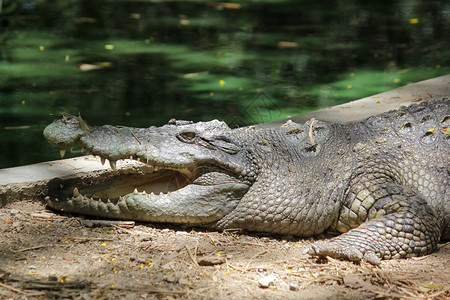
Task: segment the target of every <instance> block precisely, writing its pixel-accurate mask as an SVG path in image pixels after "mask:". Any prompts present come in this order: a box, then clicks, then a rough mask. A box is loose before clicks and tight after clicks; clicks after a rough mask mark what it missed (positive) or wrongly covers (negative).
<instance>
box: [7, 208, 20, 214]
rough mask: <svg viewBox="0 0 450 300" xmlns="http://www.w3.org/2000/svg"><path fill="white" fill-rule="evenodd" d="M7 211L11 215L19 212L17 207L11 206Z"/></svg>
mask: <svg viewBox="0 0 450 300" xmlns="http://www.w3.org/2000/svg"><path fill="white" fill-rule="evenodd" d="M9 213H10V214H12V215H17V214H18V213H19V211H18V210H17V209H15V208H13V209H11V210H10V211H9Z"/></svg>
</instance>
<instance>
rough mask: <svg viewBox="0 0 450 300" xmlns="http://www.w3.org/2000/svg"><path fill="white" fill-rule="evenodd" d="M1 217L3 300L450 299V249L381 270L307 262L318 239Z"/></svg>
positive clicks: (27, 208)
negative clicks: (307, 252)
mask: <svg viewBox="0 0 450 300" xmlns="http://www.w3.org/2000/svg"><path fill="white" fill-rule="evenodd" d="M96 223H99V222H97V220H91V221H89V220H87V219H85V218H82V217H79V216H70V215H62V214H58V213H53V212H51V211H48V210H46V208H45V206H44V205H43V204H42V203H37V202H31V201H20V202H15V203H11V204H9V205H8V206H6V207H3V208H1V209H0V231H1V235H0V242H1V245H0V299H244V298H245V299H450V243H447V244H440V249H439V251H438V252H436V253H434V254H432V255H428V256H426V257H421V258H417V259H405V260H391V261H385V262H383V263H382V264H381V266H380V267H374V266H371V265H369V264H367V263H361V264H359V265H358V264H354V263H351V262H347V261H338V260H334V259H322V260H318V259H317V258H311V257H309V256H308V255H304V254H302V252H303V250H304V248H305V247H306V246H307V245H309V244H310V243H311V242H312V241H311V240H299V239H296V238H293V237H273V236H264V235H247V234H241V233H238V232H225V233H219V232H208V231H203V230H200V229H191V228H180V227H176V228H175V227H167V226H166V227H165V226H161V225H155V224H142V223H137V224H133V223H132V222H131V223H119V222H112V223H111V224H106V225H109V226H106V225H105V224H103V226H99V225H102V224H96Z"/></svg>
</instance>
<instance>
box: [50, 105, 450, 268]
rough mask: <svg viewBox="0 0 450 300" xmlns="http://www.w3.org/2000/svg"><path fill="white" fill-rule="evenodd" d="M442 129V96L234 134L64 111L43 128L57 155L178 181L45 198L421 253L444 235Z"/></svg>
mask: <svg viewBox="0 0 450 300" xmlns="http://www.w3.org/2000/svg"><path fill="white" fill-rule="evenodd" d="M447 127H450V109H449V99H448V98H443V99H439V100H432V101H430V102H429V103H424V104H418V105H412V106H410V107H408V108H401V109H400V110H397V111H392V112H388V113H384V114H381V115H379V116H376V117H371V118H369V119H367V120H365V121H362V122H360V123H356V124H345V125H340V124H326V123H323V122H320V121H313V120H312V121H310V122H307V123H306V124H296V123H293V122H287V123H286V124H284V125H282V126H281V127H280V128H276V129H261V130H255V129H254V128H245V129H235V130H231V129H229V128H228V126H226V124H225V123H223V122H219V121H217V120H214V121H211V122H199V123H191V122H186V121H170V122H169V125H165V126H163V127H159V128H156V127H150V128H146V129H137V128H123V127H113V126H108V125H107V126H101V127H93V128H92V127H89V126H88V125H87V124H86V123H85V122H83V121H82V120H81V118H77V117H73V116H68V115H65V116H63V118H62V119H60V120H56V121H55V122H54V123H53V124H50V125H49V126H48V127H47V128H46V129H45V131H44V135H45V137H46V138H47V140H49V142H50V143H52V144H55V145H57V146H58V147H60V149H62V150H63V151H62V152H64V149H65V148H67V147H71V146H73V145H75V144H78V145H80V146H81V147H83V148H85V149H86V150H87V151H89V152H91V153H92V154H95V155H99V156H100V157H102V158H103V159H109V160H110V162H111V166H112V167H113V168H115V161H116V160H118V159H125V158H129V157H131V158H133V159H139V160H140V161H141V162H145V163H147V164H149V165H152V166H154V167H155V170H156V171H157V172H156V173H154V174H153V175H152V176H154V177H157V176H159V177H161V178H165V179H164V180H166V179H167V180H166V181H167V185H171V184H172V183H170V182H173V178H175V177H176V175H174V174H175V173H173V174H172V173H169V171H158V170H159V169H167V170H169V169H170V170H175V171H176V172H180V173H183V174H184V175H183V176H185V177H184V178H185V181H186V184H182V185H180V187H176V188H173V189H167V190H164V191H163V193H162V194H160V195H155V194H152V191H155V188H154V186H152V185H151V184H150V185H148V186H146V187H145V188H144V192H138V191H137V190H134V192H131V191H132V190H133V189H134V187H130V190H129V191H130V193H129V194H127V195H125V196H123V197H116V198H114V197H112V198H114V199H112V200H98V199H95V198H96V197H95V195H93V196H92V193H91V194H90V195H88V196H86V195H82V194H83V193H84V192H83V191H82V190H78V189H75V190H74V192H73V196H72V195H70V196H68V198H67V199H59V200H57V199H54V198H53V197H49V198H48V205H49V206H50V207H53V208H55V209H61V210H62V209H63V210H64V211H68V212H76V213H81V214H91V215H98V216H103V217H109V218H119V219H134V220H142V221H150V222H172V223H187V224H195V225H201V226H205V227H209V228H216V229H226V228H242V229H246V230H249V231H260V232H269V233H277V234H289V235H296V236H304V237H306V236H312V235H317V234H320V233H322V232H324V231H327V230H328V231H334V232H336V231H337V232H341V233H342V234H341V235H339V236H337V237H334V238H332V239H330V240H326V241H319V242H316V243H314V244H313V245H311V246H310V247H309V248H308V249H307V250H306V252H307V253H309V254H311V255H329V256H333V257H337V258H344V259H349V260H353V261H359V260H367V261H368V262H370V263H372V264H379V263H380V259H390V258H402V257H412V256H420V255H424V254H428V253H431V252H432V251H434V250H435V249H436V246H437V243H438V241H439V240H447V239H450V203H449V198H450V197H449V193H450V192H449V176H450V170H449V150H450V136H449V135H448V134H447V131H446V128H447ZM171 178H172V179H171ZM176 178H178V179H177V180H176V181H179V178H180V177H176ZM169 179H170V180H169ZM105 193H106V192H105ZM147 193H150V194H147ZM106 194H107V193H106ZM50 196H51V195H50Z"/></svg>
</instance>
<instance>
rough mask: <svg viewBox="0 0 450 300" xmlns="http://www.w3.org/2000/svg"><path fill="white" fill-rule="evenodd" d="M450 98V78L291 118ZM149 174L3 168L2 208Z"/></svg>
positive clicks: (59, 166) (135, 167) (58, 165)
mask: <svg viewBox="0 0 450 300" xmlns="http://www.w3.org/2000/svg"><path fill="white" fill-rule="evenodd" d="M445 96H450V75H445V76H441V77H438V78H433V79H429V80H425V81H421V82H418V83H413V84H408V85H406V86H404V87H400V88H398V89H395V90H392V91H388V92H384V93H381V94H377V95H374V96H371V97H367V98H363V99H360V100H356V101H352V102H349V103H346V104H342V105H337V106H334V107H330V108H326V109H322V110H318V111H315V112H311V113H308V114H304V115H299V116H296V117H292V118H290V119H291V120H293V121H294V122H298V123H304V122H305V121H307V120H309V119H311V118H316V119H319V120H323V121H328V122H334V123H346V122H356V121H359V120H363V119H365V118H367V117H369V116H374V115H377V114H380V113H382V112H385V111H389V110H393V109H397V108H399V107H401V106H406V105H410V104H412V103H415V102H418V101H424V100H429V99H431V98H440V97H445ZM286 121H287V119H285V120H280V121H276V122H272V123H265V124H258V125H257V127H259V128H263V127H275V126H279V125H281V124H283V123H284V122H286ZM146 171H148V167H146V165H145V164H142V163H139V162H135V161H131V160H123V161H118V162H117V171H113V170H111V169H110V168H109V166H108V164H105V166H102V164H101V163H100V159H99V158H98V157H97V158H95V157H93V156H83V157H78V158H71V159H64V160H57V161H51V162H43V163H39V164H33V165H28V166H21V167H15V168H8V169H0V206H3V205H5V204H7V203H9V202H13V201H19V200H23V199H33V200H43V198H44V197H45V196H46V195H47V194H48V192H49V189H53V188H55V185H57V186H60V185H64V184H65V182H69V181H70V182H72V183H73V182H77V183H78V184H79V183H80V182H82V181H90V182H99V181H102V180H105V179H107V178H111V177H113V176H116V175H117V174H137V173H142V172H146Z"/></svg>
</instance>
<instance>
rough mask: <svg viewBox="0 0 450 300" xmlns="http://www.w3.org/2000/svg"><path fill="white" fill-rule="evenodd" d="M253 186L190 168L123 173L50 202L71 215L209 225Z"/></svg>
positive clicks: (66, 191) (54, 196) (73, 189)
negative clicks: (197, 172) (131, 173)
mask: <svg viewBox="0 0 450 300" xmlns="http://www.w3.org/2000/svg"><path fill="white" fill-rule="evenodd" d="M211 174H212V175H211ZM211 178H213V179H215V180H210V179H211ZM248 188H249V186H248V185H246V184H244V183H242V182H240V181H239V180H237V179H235V178H233V177H231V176H229V175H227V174H225V173H218V172H211V173H204V174H202V175H201V176H199V177H198V178H195V173H194V172H192V171H190V170H189V169H180V170H177V171H175V170H160V171H158V172H153V173H149V174H144V175H142V174H140V175H137V174H136V175H120V174H119V175H117V176H116V177H113V178H112V179H111V180H108V181H105V182H103V183H101V184H95V185H92V186H87V185H82V186H78V187H77V186H75V187H70V188H69V187H63V186H62V189H61V190H60V191H57V192H54V193H53V194H52V195H50V196H48V197H46V201H47V204H48V205H49V206H50V207H51V208H54V209H58V210H64V211H66V212H71V213H79V214H85V215H94V216H101V217H106V218H115V219H133V220H141V221H154V222H175V223H190V224H204V223H211V222H214V221H217V220H219V219H220V218H222V217H223V216H225V215H226V214H228V213H229V212H230V211H231V210H233V209H234V208H235V207H236V206H237V204H238V203H239V201H240V199H241V198H242V196H243V195H244V194H245V193H246V192H247V190H248ZM186 207H188V209H186Z"/></svg>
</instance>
